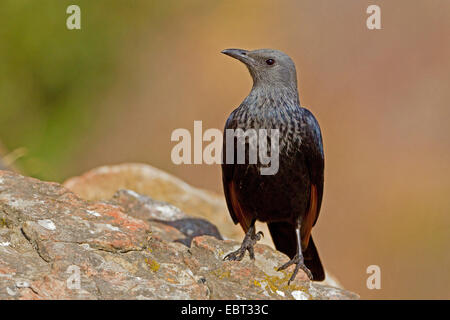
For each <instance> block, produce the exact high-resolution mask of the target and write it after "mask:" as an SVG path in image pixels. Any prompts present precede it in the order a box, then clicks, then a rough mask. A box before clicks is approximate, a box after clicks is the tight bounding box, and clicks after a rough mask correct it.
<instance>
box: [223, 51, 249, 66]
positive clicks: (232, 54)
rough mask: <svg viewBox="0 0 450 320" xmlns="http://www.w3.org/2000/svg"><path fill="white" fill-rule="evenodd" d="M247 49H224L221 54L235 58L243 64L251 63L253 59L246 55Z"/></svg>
mask: <svg viewBox="0 0 450 320" xmlns="http://www.w3.org/2000/svg"><path fill="white" fill-rule="evenodd" d="M248 52H249V51H248V50H244V49H225V50H223V51H222V53H223V54H226V55H227V56H230V57H232V58H235V59H237V60H239V61H241V62H243V63H245V64H247V65H248V64H251V63H252V62H253V59H252V58H251V57H249V56H248Z"/></svg>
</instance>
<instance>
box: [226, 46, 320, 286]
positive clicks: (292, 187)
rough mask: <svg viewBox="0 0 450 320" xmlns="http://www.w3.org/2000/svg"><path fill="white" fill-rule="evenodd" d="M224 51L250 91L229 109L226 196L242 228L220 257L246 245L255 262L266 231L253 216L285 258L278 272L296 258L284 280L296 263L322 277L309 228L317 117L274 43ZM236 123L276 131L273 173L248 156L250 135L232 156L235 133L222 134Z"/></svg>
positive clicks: (314, 215)
mask: <svg viewBox="0 0 450 320" xmlns="http://www.w3.org/2000/svg"><path fill="white" fill-rule="evenodd" d="M222 53H223V54H225V55H228V56H230V57H232V58H234V59H237V60H239V61H240V62H242V63H243V64H245V66H246V67H247V68H248V71H249V72H250V75H251V77H252V79H253V86H252V88H251V91H250V93H249V94H248V96H247V97H246V98H245V99H244V100H243V102H242V103H241V104H240V105H239V107H237V108H236V109H235V110H234V111H232V112H231V114H230V116H229V117H228V119H227V121H226V123H225V128H224V132H223V149H222V164H221V168H222V182H223V189H224V194H225V198H226V203H227V207H228V211H229V213H230V215H231V218H232V219H233V222H234V224H238V223H239V224H240V225H241V227H242V229H243V230H244V232H245V237H244V240H243V242H242V244H241V246H240V248H239V249H238V250H236V251H234V252H231V253H229V254H227V255H226V256H225V257H224V258H223V259H224V260H229V261H240V260H242V259H243V257H244V256H245V253H246V252H247V251H248V252H249V255H250V259H253V260H254V259H255V257H254V248H253V247H254V245H255V244H256V243H257V241H259V240H260V239H261V238H262V237H263V236H264V234H263V233H262V232H261V231H259V232H256V230H255V222H256V221H261V222H263V223H267V224H268V228H269V231H270V234H271V236H272V240H273V242H274V245H275V248H276V249H277V250H278V251H281V252H283V253H284V254H286V255H287V256H288V257H289V259H290V260H289V261H288V262H287V263H285V264H283V265H282V266H280V267H279V268H278V271H281V270H284V269H286V268H288V267H289V266H291V265H294V264H295V269H294V271H293V273H292V275H291V277H290V279H289V281H288V285H290V283H291V282H292V281H293V280H294V279H295V277H296V275H297V273H298V271H299V270H300V269H301V270H303V271H304V272H305V273H306V275H307V276H308V278H309V279H310V280H314V281H322V280H324V279H325V272H324V269H323V266H322V262H321V260H320V257H319V254H318V251H317V248H316V246H315V244H314V241H313V239H312V236H311V229H312V227H313V226H314V225H315V224H316V222H317V219H318V217H319V212H320V209H321V204H322V197H323V186H324V150H323V141H322V133H321V129H320V126H319V123H318V121H317V119H316V118H315V117H314V115H313V114H312V113H311V111H309V110H308V109H306V108H304V107H302V106H301V104H300V99H299V94H298V88H297V72H296V68H295V64H294V62H293V61H292V59H291V58H290V57H289V56H288V55H287V54H285V53H283V52H281V51H279V50H274V49H258V50H252V51H249V50H244V49H225V50H223V51H222ZM239 129H241V130H242V131H243V132H247V130H258V131H259V130H261V129H265V130H267V131H269V130H271V129H275V130H277V131H278V133H279V137H278V139H279V141H278V149H277V152H278V161H279V164H278V170H277V171H276V173H274V174H261V172H262V171H261V170H262V168H265V167H267V164H266V163H262V162H261V160H259V161H256V162H255V161H253V162H251V161H248V159H247V158H249V150H250V145H251V142H250V140H249V139H246V140H245V142H244V144H245V146H246V148H245V160H246V161H244V163H242V161H241V162H239V161H236V157H237V155H236V152H235V151H236V148H237V139H238V138H237V136H235V137H233V141H232V143H230V142H229V141H227V139H226V132H227V131H230V130H231V132H233V131H236V130H239ZM230 141H231V140H230ZM271 141H272V142H271ZM267 143H275V139H272V138H271V136H267ZM237 151H239V150H237ZM227 154H228V155H227ZM230 155H231V156H230ZM227 157H229V159H228V158H227ZM230 160H232V161H230ZM236 162H237V163H236Z"/></svg>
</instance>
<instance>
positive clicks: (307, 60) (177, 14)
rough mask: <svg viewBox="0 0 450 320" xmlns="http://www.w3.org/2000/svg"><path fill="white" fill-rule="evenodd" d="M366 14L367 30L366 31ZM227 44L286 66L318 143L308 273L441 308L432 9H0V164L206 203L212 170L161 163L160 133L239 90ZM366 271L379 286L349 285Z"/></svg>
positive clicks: (449, 175)
mask: <svg viewBox="0 0 450 320" xmlns="http://www.w3.org/2000/svg"><path fill="white" fill-rule="evenodd" d="M70 4H77V5H79V6H80V8H81V28H82V29H81V30H72V31H69V30H67V28H66V19H67V17H68V14H66V8H67V7H68V6H69V5H70ZM370 4H377V5H379V6H380V7H381V21H382V22H381V24H382V30H368V29H367V27H366V19H367V17H368V14H366V9H367V7H368V6H369V5H370ZM230 47H236V48H245V49H257V48H277V49H280V50H282V51H284V52H286V53H287V54H289V55H290V56H291V57H292V58H293V60H294V61H295V63H296V65H297V71H298V78H299V90H300V100H301V102H302V105H303V106H306V107H308V108H309V109H310V110H311V111H312V112H313V113H314V114H315V116H316V117H317V119H318V120H319V122H320V124H321V127H322V133H323V138H324V146H325V156H326V165H325V167H326V168H325V169H326V170H325V171H326V175H325V179H326V181H325V192H324V202H323V207H322V211H321V216H320V219H319V220H318V224H317V225H316V227H315V229H314V231H313V233H314V235H315V240H316V244H317V245H318V247H319V251H320V254H321V257H322V260H323V263H324V265H325V266H326V268H327V269H328V270H329V271H330V272H331V273H332V274H334V275H336V277H337V278H338V279H339V280H340V281H341V282H342V284H343V285H344V287H345V288H347V289H349V290H353V291H355V292H357V293H359V294H360V295H361V297H362V298H370V299H372V298H374V299H391V298H413V299H418V298H421V299H432V298H441V299H449V298H450V289H449V288H450V250H449V244H450V236H449V231H450V170H449V169H450V168H449V163H450V128H449V123H450V1H448V0H434V1H420V0H415V1H411V0H397V1H381V0H378V1H376V0H373V1H364V0H347V1H323V0H307V1H306V0H305V1H294V0H292V1H248V0H244V1H243V0H240V1H230V0H228V1H206V0H202V1H200V0H191V1H144V0H142V1H137V0H135V1H118V0H115V1H112V0H108V1H107V0H96V1H88V0H86V1H76V0H73V1H63V0H58V1H48V0H41V1H39V2H38V1H32V0H2V1H1V2H0V154H1V155H3V157H4V162H5V161H6V162H8V163H13V165H14V166H15V167H16V168H17V169H18V170H19V171H20V172H22V173H24V174H27V175H31V176H34V177H37V178H40V179H45V180H53V181H58V182H62V181H64V180H65V179H66V178H68V177H71V176H73V175H79V174H81V173H83V172H84V171H86V170H88V169H91V168H93V167H96V166H99V165H104V164H115V163H121V162H144V163H149V164H151V165H153V166H156V167H158V168H160V169H163V170H166V171H168V172H170V173H172V174H174V175H176V176H178V177H180V178H182V179H184V180H185V181H187V182H188V183H190V184H192V185H194V186H197V187H201V188H205V189H209V190H213V191H216V192H218V193H222V185H221V177H220V174H221V172H220V167H219V166H218V165H212V166H208V165H180V166H177V165H174V164H173V163H172V162H171V158H170V152H171V149H172V147H173V146H174V145H175V143H172V142H171V141H170V136H171V133H172V131H173V130H174V129H177V128H186V129H188V130H190V131H191V132H193V121H194V120H202V121H203V128H204V130H205V129H207V128H219V129H222V128H223V125H224V123H225V120H226V118H227V117H228V115H229V113H230V112H231V111H232V110H233V109H234V108H235V107H237V106H238V105H239V104H240V102H241V101H242V100H243V99H244V97H245V96H246V95H247V94H248V92H249V91H250V88H251V78H250V75H249V74H248V72H247V70H246V68H245V67H244V66H243V65H242V64H240V63H238V62H237V61H234V60H232V59H230V58H229V57H226V56H224V55H221V54H220V51H221V50H223V49H225V48H230ZM230 223H231V219H230ZM373 264H375V265H379V266H380V268H381V276H382V278H381V290H369V289H367V287H366V279H367V277H368V276H369V275H368V274H366V268H367V267H368V266H369V265H373Z"/></svg>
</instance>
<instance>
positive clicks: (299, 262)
mask: <svg viewBox="0 0 450 320" xmlns="http://www.w3.org/2000/svg"><path fill="white" fill-rule="evenodd" d="M293 264H295V269H294V272H293V273H292V276H291V278H290V279H289V281H288V285H290V284H291V282H292V281H294V279H295V276H296V275H297V273H298V270H299V269H302V270H303V271H304V272H305V273H306V275H307V276H308V278H309V280H312V279H313V275H312V273H311V271H310V270H309V269H308V268H307V267H306V265H305V262H304V260H303V256H301V255H299V254H296V255H295V257H294V258H292V259H291V260H289V261H288V262H286V263H285V264H283V265H282V266H281V267H279V268H278V271H281V270H284V269H286V268H287V267H289V266H290V265H293Z"/></svg>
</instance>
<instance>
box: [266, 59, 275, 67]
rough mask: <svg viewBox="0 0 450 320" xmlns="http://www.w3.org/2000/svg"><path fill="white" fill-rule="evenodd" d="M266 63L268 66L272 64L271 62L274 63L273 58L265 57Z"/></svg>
mask: <svg viewBox="0 0 450 320" xmlns="http://www.w3.org/2000/svg"><path fill="white" fill-rule="evenodd" d="M266 63H267V64H268V65H269V66H271V65H273V64H274V63H275V60H273V59H267V60H266Z"/></svg>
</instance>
